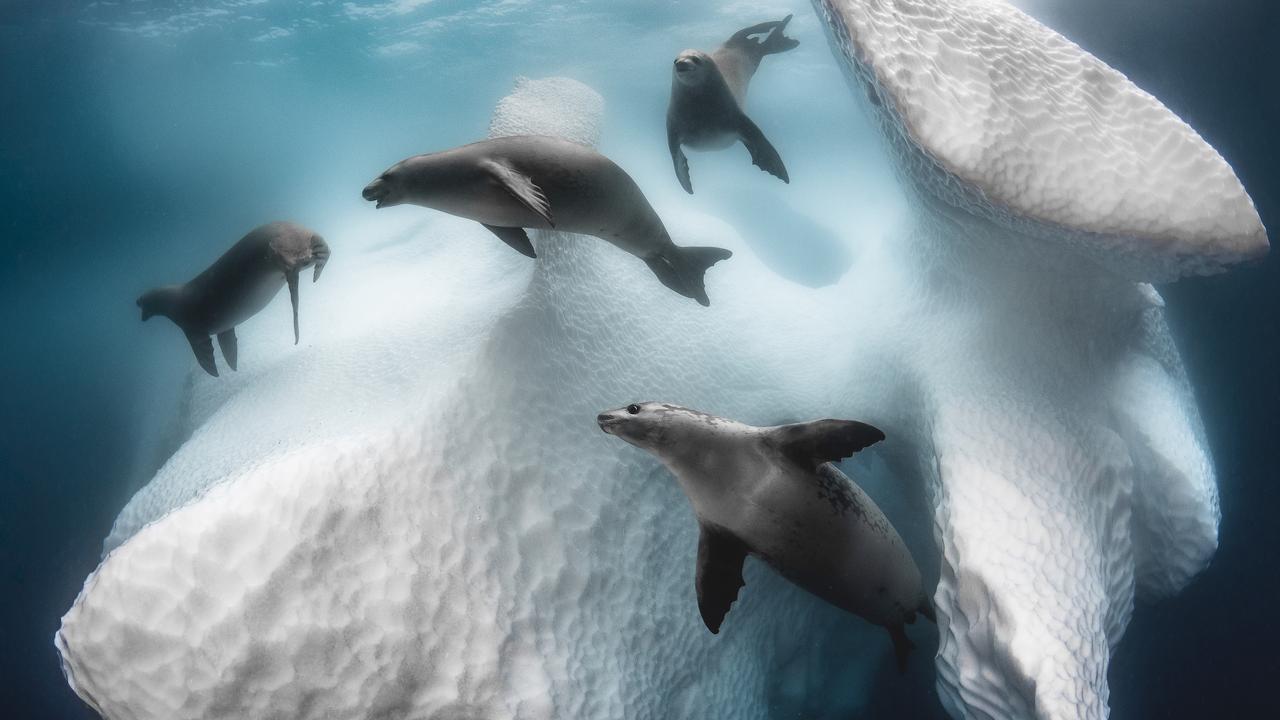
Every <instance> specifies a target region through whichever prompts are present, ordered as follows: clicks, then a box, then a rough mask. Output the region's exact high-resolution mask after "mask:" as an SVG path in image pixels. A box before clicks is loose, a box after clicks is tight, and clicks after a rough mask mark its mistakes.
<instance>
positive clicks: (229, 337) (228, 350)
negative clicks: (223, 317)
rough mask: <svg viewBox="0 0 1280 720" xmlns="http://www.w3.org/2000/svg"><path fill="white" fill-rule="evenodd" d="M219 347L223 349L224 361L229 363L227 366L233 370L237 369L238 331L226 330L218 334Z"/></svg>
mask: <svg viewBox="0 0 1280 720" xmlns="http://www.w3.org/2000/svg"><path fill="white" fill-rule="evenodd" d="M218 347H220V348H222V359H223V360H226V361H227V366H228V367H230V368H231V369H232V370H235V369H236V329H235V328H231V329H230V330H224V331H223V332H220V333H218ZM210 352H212V350H210Z"/></svg>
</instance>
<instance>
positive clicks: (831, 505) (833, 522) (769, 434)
mask: <svg viewBox="0 0 1280 720" xmlns="http://www.w3.org/2000/svg"><path fill="white" fill-rule="evenodd" d="M597 422H598V423H599V424H600V428H601V429H602V430H604V431H605V432H606V433H608V434H610V435H615V436H617V437H619V438H622V439H623V440H625V441H627V442H628V443H631V444H632V445H635V446H636V447H639V448H642V449H644V450H648V451H649V452H651V453H653V454H654V455H656V456H657V457H658V459H659V460H661V461H662V463H663V464H664V465H666V466H667V469H669V470H670V471H671V472H672V473H673V474H674V475H675V476H676V480H678V481H679V483H680V487H681V488H682V489H683V490H684V492H685V495H687V496H688V497H689V501H690V502H691V503H692V505H693V511H694V514H695V515H696V516H697V519H698V526H699V528H700V531H701V534H700V537H699V539H698V560H697V574H696V576H695V578H696V579H695V584H696V590H697V595H698V609H699V611H700V612H701V614H702V620H703V622H704V623H706V626H707V629H708V630H710V631H711V632H712V633H718V632H719V631H720V624H721V623H722V622H723V621H724V617H725V615H726V614H727V613H728V612H729V607H730V605H732V604H733V602H734V600H736V599H737V597H738V589H739V588H741V587H742V586H743V585H744V582H743V579H742V565H743V562H744V561H745V560H746V557H747V555H755V556H756V557H758V558H760V559H761V560H763V561H764V562H765V563H767V564H768V565H769V566H770V567H772V568H773V569H774V570H776V571H778V573H780V574H781V575H782V576H783V577H785V578H786V579H788V580H789V581H791V582H792V583H794V584H796V585H798V586H799V587H801V588H803V589H805V590H807V591H809V592H810V593H813V594H814V595H817V596H818V597H820V598H822V599H823V600H826V601H827V602H829V603H831V604H832V605H835V606H836V607H838V608H841V609H843V610H846V611H848V612H851V613H854V614H855V615H859V616H861V617H863V618H866V619H867V620H869V621H871V622H873V623H876V624H877V625H881V626H883V627H885V628H886V629H888V631H889V636H890V638H892V640H893V646H894V653H895V655H896V656H897V660H898V668H899V670H903V669H905V664H906V660H907V656H908V654H909V653H910V651H911V648H912V645H911V641H910V640H909V639H908V638H907V634H906V631H905V630H904V627H903V626H904V625H906V624H908V623H912V622H914V621H915V618H916V614H917V613H920V614H922V615H924V616H925V617H927V618H929V619H930V620H933V619H934V614H933V608H932V606H931V605H930V604H929V601H928V599H927V598H926V596H925V594H924V591H923V589H922V587H921V581H920V570H919V568H917V567H916V564H915V561H914V560H913V559H912V558H911V553H910V552H909V551H908V550H907V547H906V545H905V544H904V543H903V542H902V538H901V537H899V536H898V533H897V531H896V530H894V529H893V526H892V525H890V524H889V520H888V519H887V518H886V517H885V516H884V513H883V512H881V511H880V508H879V507H877V506H876V504H875V503H874V502H873V501H872V500H871V498H870V497H868V496H867V494H866V493H865V492H863V491H862V489H861V488H859V487H858V486H857V485H855V484H854V483H853V482H852V481H851V480H849V478H848V477H846V476H845V475H844V473H842V472H840V471H839V470H838V469H837V468H836V467H835V465H833V464H832V463H833V462H836V461H838V460H840V459H842V458H846V457H849V456H850V455H852V454H854V453H855V452H858V451H859V450H862V449H863V448H865V447H867V446H869V445H872V444H874V443H877V442H879V441H881V440H883V439H884V433H882V432H881V431H880V430H878V429H876V428H874V427H872V426H871V425H867V424H866V423H860V422H855V421H850V420H818V421H815V422H808V423H800V424H796V425H780V426H776V427H752V426H750V425H744V424H742V423H739V422H734V421H732V420H727V419H725V418H721V417H716V416H714V415H708V414H707V413H703V412H699V411H697V410H689V409H687V408H682V407H678V406H675V405H669V404H666V403H656V402H648V403H640V404H635V405H628V406H627V407H625V408H620V409H618V410H612V411H608V412H604V413H601V414H600V415H599V417H597Z"/></svg>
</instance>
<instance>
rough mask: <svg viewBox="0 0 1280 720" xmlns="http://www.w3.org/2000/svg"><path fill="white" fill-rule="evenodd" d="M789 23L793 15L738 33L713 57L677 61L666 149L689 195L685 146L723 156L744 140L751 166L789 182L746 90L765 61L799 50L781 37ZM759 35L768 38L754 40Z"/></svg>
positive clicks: (686, 55) (685, 56) (688, 54)
mask: <svg viewBox="0 0 1280 720" xmlns="http://www.w3.org/2000/svg"><path fill="white" fill-rule="evenodd" d="M789 22H791V16H790V15H788V16H786V17H785V18H783V19H782V20H779V21H776V22H767V23H760V24H759V25H752V26H751V27H749V28H744V29H742V30H739V31H738V32H736V33H734V35H733V37H731V38H729V40H728V42H726V43H725V44H724V45H721V46H720V47H719V49H717V50H716V51H715V52H713V53H711V54H707V53H704V52H702V51H701V50H685V51H684V52H682V53H680V55H679V56H677V57H676V61H675V67H674V69H673V70H672V77H671V104H670V106H669V107H668V108H667V145H668V146H669V147H670V149H671V160H672V162H673V163H674V164H675V168H676V177H678V178H679V179H680V185H681V186H683V187H684V189H685V192H688V193H691V194H692V193H693V183H692V182H690V180H689V159H688V158H686V157H685V154H684V150H682V149H681V146H682V145H683V146H685V147H689V148H691V149H693V150H723V149H724V148H727V147H729V146H730V145H732V144H733V143H735V142H737V141H739V140H741V141H742V144H743V145H746V146H747V151H748V152H750V153H751V162H753V163H755V165H756V166H758V167H759V168H760V169H761V170H764V171H765V172H767V173H769V174H771V175H775V176H777V177H779V178H781V179H782V181H783V182H786V183H789V182H791V178H790V177H789V176H788V175H787V168H786V166H784V165H783V164H782V157H781V156H780V155H778V151H777V150H775V149H774V147H773V145H772V144H771V143H770V142H769V141H768V139H766V138H765V136H764V133H763V132H761V131H760V128H759V127H757V126H756V124H755V123H754V122H752V121H751V118H749V117H747V112H746V108H747V86H748V85H749V84H750V82H751V78H752V77H753V76H755V74H756V70H757V69H758V68H759V67H760V61H761V60H762V59H763V58H764V56H765V55H774V54H776V53H781V52H786V51H788V50H791V49H792V48H794V47H796V46H797V45H799V44H800V43H799V42H798V41H796V40H795V39H793V38H789V37H786V36H785V35H783V31H784V30H785V29H786V27H787V23H789ZM766 33H767V35H765V34H766ZM757 35H765V37H764V39H756V37H755V36H757Z"/></svg>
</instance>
